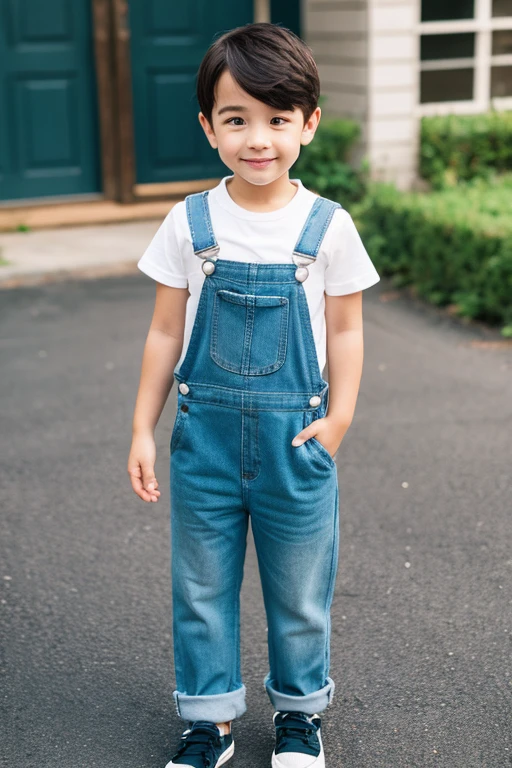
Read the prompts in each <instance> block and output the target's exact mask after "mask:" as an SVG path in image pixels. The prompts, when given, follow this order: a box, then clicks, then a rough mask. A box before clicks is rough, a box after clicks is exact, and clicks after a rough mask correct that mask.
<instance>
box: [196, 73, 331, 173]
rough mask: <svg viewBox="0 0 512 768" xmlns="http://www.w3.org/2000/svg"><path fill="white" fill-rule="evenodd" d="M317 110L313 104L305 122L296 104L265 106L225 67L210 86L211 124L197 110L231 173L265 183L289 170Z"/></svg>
mask: <svg viewBox="0 0 512 768" xmlns="http://www.w3.org/2000/svg"><path fill="white" fill-rule="evenodd" d="M320 115H321V110H320V107H317V108H316V109H315V111H314V112H313V114H312V115H311V117H310V118H309V120H308V121H307V123H304V114H303V112H302V110H301V109H299V108H298V107H296V108H295V109H294V110H293V111H286V110H280V109H275V108H274V107H269V106H268V105H267V104H264V103H263V102H262V101H258V99H255V98H254V97H253V96H250V95H249V94H248V93H247V92H246V91H244V90H243V89H242V88H240V86H239V85H238V84H237V83H236V81H235V80H234V79H233V77H232V76H231V74H230V72H229V71H228V70H225V71H224V72H223V73H222V75H221V76H220V78H219V79H218V81H217V86H216V89H215V104H214V107H213V112H212V122H213V127H212V126H210V124H209V123H208V121H207V119H206V117H205V116H204V115H203V113H202V112H200V113H199V122H200V123H201V125H202V127H203V129H204V132H205V133H206V136H207V138H208V141H209V142H210V144H211V146H212V147H213V148H214V149H218V150H219V156H220V158H221V160H222V162H223V163H225V165H227V167H228V168H230V169H231V170H232V171H233V173H234V174H238V175H239V176H241V177H242V178H243V179H245V180H246V181H247V182H249V183H251V184H270V183H272V182H273V181H275V180H276V179H278V178H279V177H280V176H282V175H283V174H284V173H287V172H288V170H289V169H290V167H291V166H292V165H293V164H294V162H295V161H296V160H297V158H298V156H299V154H300V148H301V145H305V144H309V142H310V141H311V140H312V138H313V136H314V135H315V131H316V128H317V126H318V123H319V121H320ZM258 160H259V161H260V162H257V161H258ZM251 161H252V162H251Z"/></svg>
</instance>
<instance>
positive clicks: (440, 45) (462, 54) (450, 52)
mask: <svg viewBox="0 0 512 768" xmlns="http://www.w3.org/2000/svg"><path fill="white" fill-rule="evenodd" d="M474 55H475V33H474V32H463V33H457V34H455V35H422V36H421V60H422V61H432V60H433V59H463V58H467V57H469V58H473V56H474Z"/></svg>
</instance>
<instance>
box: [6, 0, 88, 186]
mask: <svg viewBox="0 0 512 768" xmlns="http://www.w3.org/2000/svg"><path fill="white" fill-rule="evenodd" d="M93 72H94V62H93V49H92V34H91V2H90V0H2V2H0V200H15V199H18V198H34V197H47V196H53V195H76V194H86V193H91V192H98V191H99V190H100V168H99V149H98V136H97V113H96V92H95V83H94V76H93Z"/></svg>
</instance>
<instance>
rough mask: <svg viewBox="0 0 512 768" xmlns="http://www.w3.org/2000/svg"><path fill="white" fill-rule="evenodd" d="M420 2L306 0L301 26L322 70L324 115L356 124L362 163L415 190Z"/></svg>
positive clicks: (357, 156) (375, 173)
mask: <svg viewBox="0 0 512 768" xmlns="http://www.w3.org/2000/svg"><path fill="white" fill-rule="evenodd" d="M418 19H419V0H303V4H302V28H303V35H304V38H305V40H306V41H307V42H308V44H309V45H310V46H311V48H312V49H313V53H314V55H315V59H316V61H317V63H318V68H319V71H320V79H321V83H322V93H323V94H324V95H325V96H326V97H327V100H326V103H325V105H324V114H326V115H333V116H339V117H349V118H353V119H356V120H358V121H359V123H360V124H361V128H362V136H361V140H360V142H359V143H358V145H357V146H356V147H355V150H354V154H353V159H354V160H355V161H356V162H357V161H358V160H359V159H360V158H361V157H363V156H364V155H366V156H367V157H368V159H369V161H370V165H371V169H372V175H373V177H374V178H378V179H382V180H392V181H394V182H395V183H396V184H397V185H398V186H399V187H401V188H405V189H406V188H410V187H411V186H412V185H413V184H414V181H415V179H416V176H417V152H418V134H419V131H418V123H417V117H416V116H415V115H416V105H417V103H418V61H419V41H418V35H417V23H418Z"/></svg>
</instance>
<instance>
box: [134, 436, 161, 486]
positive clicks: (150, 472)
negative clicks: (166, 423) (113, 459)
mask: <svg viewBox="0 0 512 768" xmlns="http://www.w3.org/2000/svg"><path fill="white" fill-rule="evenodd" d="M155 459H156V446H155V439H154V437H153V435H152V434H140V435H134V436H133V439H132V447H131V449H130V455H129V456H128V474H129V475H130V480H131V483H132V488H133V490H134V492H135V493H136V494H137V496H140V498H141V499H142V500H143V501H158V499H159V496H160V491H159V490H158V480H157V479H156V477H155V469H154V467H155Z"/></svg>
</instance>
